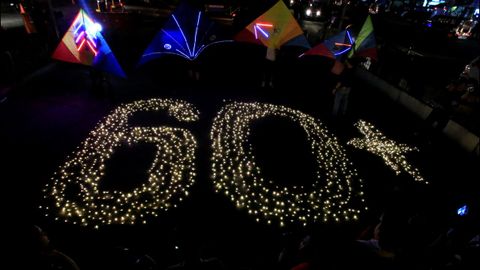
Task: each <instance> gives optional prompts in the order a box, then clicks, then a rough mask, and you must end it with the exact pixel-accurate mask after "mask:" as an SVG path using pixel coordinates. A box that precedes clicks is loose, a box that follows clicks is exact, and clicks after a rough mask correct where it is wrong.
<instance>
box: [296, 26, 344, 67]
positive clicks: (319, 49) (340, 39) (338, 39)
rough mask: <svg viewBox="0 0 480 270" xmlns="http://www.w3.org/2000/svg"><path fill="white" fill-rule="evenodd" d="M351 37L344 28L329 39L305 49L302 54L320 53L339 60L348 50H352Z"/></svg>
mask: <svg viewBox="0 0 480 270" xmlns="http://www.w3.org/2000/svg"><path fill="white" fill-rule="evenodd" d="M352 46H353V39H352V36H351V35H350V32H349V30H344V31H342V32H340V33H338V34H336V35H335V36H333V37H330V38H329V39H326V40H325V41H323V43H321V44H319V45H317V46H315V47H313V48H311V49H310V50H308V51H306V52H305V53H304V54H302V55H301V56H303V55H320V56H325V57H328V58H331V59H335V60H341V58H342V57H343V56H344V55H345V54H346V53H347V52H349V51H351V50H352Z"/></svg>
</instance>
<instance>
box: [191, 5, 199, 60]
mask: <svg viewBox="0 0 480 270" xmlns="http://www.w3.org/2000/svg"><path fill="white" fill-rule="evenodd" d="M200 15H202V12H201V11H199V12H198V17H197V25H195V36H194V37H193V38H194V40H193V54H190V56H194V57H195V55H196V53H195V47H196V45H197V34H198V25H199V24H200Z"/></svg>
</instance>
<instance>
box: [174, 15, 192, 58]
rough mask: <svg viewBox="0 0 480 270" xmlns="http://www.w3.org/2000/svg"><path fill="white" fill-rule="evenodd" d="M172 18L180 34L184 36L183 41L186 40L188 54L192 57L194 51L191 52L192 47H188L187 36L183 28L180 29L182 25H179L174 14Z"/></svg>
mask: <svg viewBox="0 0 480 270" xmlns="http://www.w3.org/2000/svg"><path fill="white" fill-rule="evenodd" d="M172 18H173V20H174V21H175V23H176V24H177V26H178V29H179V30H180V33H181V34H182V37H183V40H185V44H186V45H187V49H188V53H189V54H190V55H192V51H191V50H190V46H188V41H187V38H186V37H185V34H184V33H183V30H182V27H180V24H179V23H178V21H177V18H176V17H175V15H174V14H172Z"/></svg>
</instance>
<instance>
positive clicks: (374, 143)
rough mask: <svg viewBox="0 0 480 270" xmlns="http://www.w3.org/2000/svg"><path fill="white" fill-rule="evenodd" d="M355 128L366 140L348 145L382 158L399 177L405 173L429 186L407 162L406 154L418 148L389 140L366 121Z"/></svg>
mask: <svg viewBox="0 0 480 270" xmlns="http://www.w3.org/2000/svg"><path fill="white" fill-rule="evenodd" d="M355 127H357V128H358V130H359V131H360V132H361V133H362V134H363V135H365V138H364V139H360V138H355V139H352V140H350V141H349V142H348V143H347V144H349V145H352V146H353V147H355V148H358V149H364V150H367V151H369V152H371V153H373V154H375V155H378V156H380V157H382V158H383V160H384V161H385V164H386V165H387V166H389V167H390V168H391V169H392V170H394V171H395V173H396V174H397V175H399V174H400V173H401V172H402V171H405V172H406V173H408V174H410V175H411V176H412V177H413V179H415V181H418V182H424V183H426V184H428V182H427V181H425V179H424V178H423V177H422V176H421V175H420V172H419V171H418V169H417V168H415V167H413V166H412V165H411V164H410V163H408V162H407V158H406V156H405V154H406V153H409V152H412V151H418V149H417V148H415V147H410V146H408V145H406V144H399V143H397V142H395V141H393V140H390V139H387V137H385V135H383V134H382V132H380V131H379V130H378V129H376V128H375V127H374V126H373V125H372V124H370V123H368V122H366V121H363V120H360V121H358V122H357V123H355Z"/></svg>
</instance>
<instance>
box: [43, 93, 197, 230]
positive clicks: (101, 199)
mask: <svg viewBox="0 0 480 270" xmlns="http://www.w3.org/2000/svg"><path fill="white" fill-rule="evenodd" d="M160 110H166V111H167V112H168V114H169V115H170V116H172V117H174V118H175V119H176V120H178V121H182V122H191V121H197V120H198V118H199V112H198V111H197V110H196V109H195V108H194V107H193V106H192V105H191V104H189V103H187V102H184V101H177V100H171V99H150V100H142V101H136V102H133V103H129V104H125V105H121V106H119V107H118V108H116V109H115V110H114V111H113V113H111V114H110V115H108V116H107V117H105V119H104V120H102V121H100V123H99V124H98V125H97V126H96V127H95V129H94V130H92V131H91V132H90V134H89V136H88V138H87V139H86V140H85V141H84V142H83V143H82V145H81V146H80V147H79V148H78V149H77V150H76V151H75V152H74V153H73V155H72V156H71V157H69V158H67V161H66V162H65V164H64V165H62V166H61V167H60V168H59V170H58V171H57V172H56V173H55V175H54V176H53V179H52V180H53V181H52V183H51V184H50V185H47V186H46V188H45V198H46V199H49V198H53V200H54V203H53V205H54V206H53V208H54V209H55V210H54V211H55V212H57V213H58V216H57V218H56V219H61V218H63V219H64V220H65V221H66V222H71V223H74V224H81V225H85V226H86V225H92V226H95V227H96V228H98V226H100V225H103V224H135V223H137V222H143V223H146V218H147V217H148V216H157V214H158V210H161V209H168V208H170V207H175V206H176V202H177V201H181V200H182V199H183V198H184V197H185V196H187V195H188V188H189V187H190V186H191V185H192V184H193V182H194V179H195V163H194V158H195V150H196V148H197V142H196V140H195V138H194V137H193V135H192V134H191V132H190V131H188V130H186V129H184V128H174V127H166V126H160V127H130V126H129V125H128V119H129V117H131V116H132V114H134V113H136V112H139V111H145V112H154V111H160ZM139 142H146V143H152V144H154V145H155V146H156V153H155V158H154V160H153V162H152V164H151V166H150V168H149V170H148V180H147V182H146V183H144V184H142V185H140V186H139V187H136V188H135V189H134V190H132V191H130V192H121V191H117V190H113V191H110V190H101V189H100V188H99V182H100V181H101V180H102V178H103V177H104V175H105V161H106V160H108V159H109V158H110V157H111V156H112V155H114V151H115V149H116V148H118V147H119V146H121V145H122V144H126V145H134V144H137V143H139ZM69 187H70V191H68V192H67V189H69ZM71 193H74V194H71ZM45 208H46V210H47V212H49V206H46V207H45ZM47 215H48V214H47Z"/></svg>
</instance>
